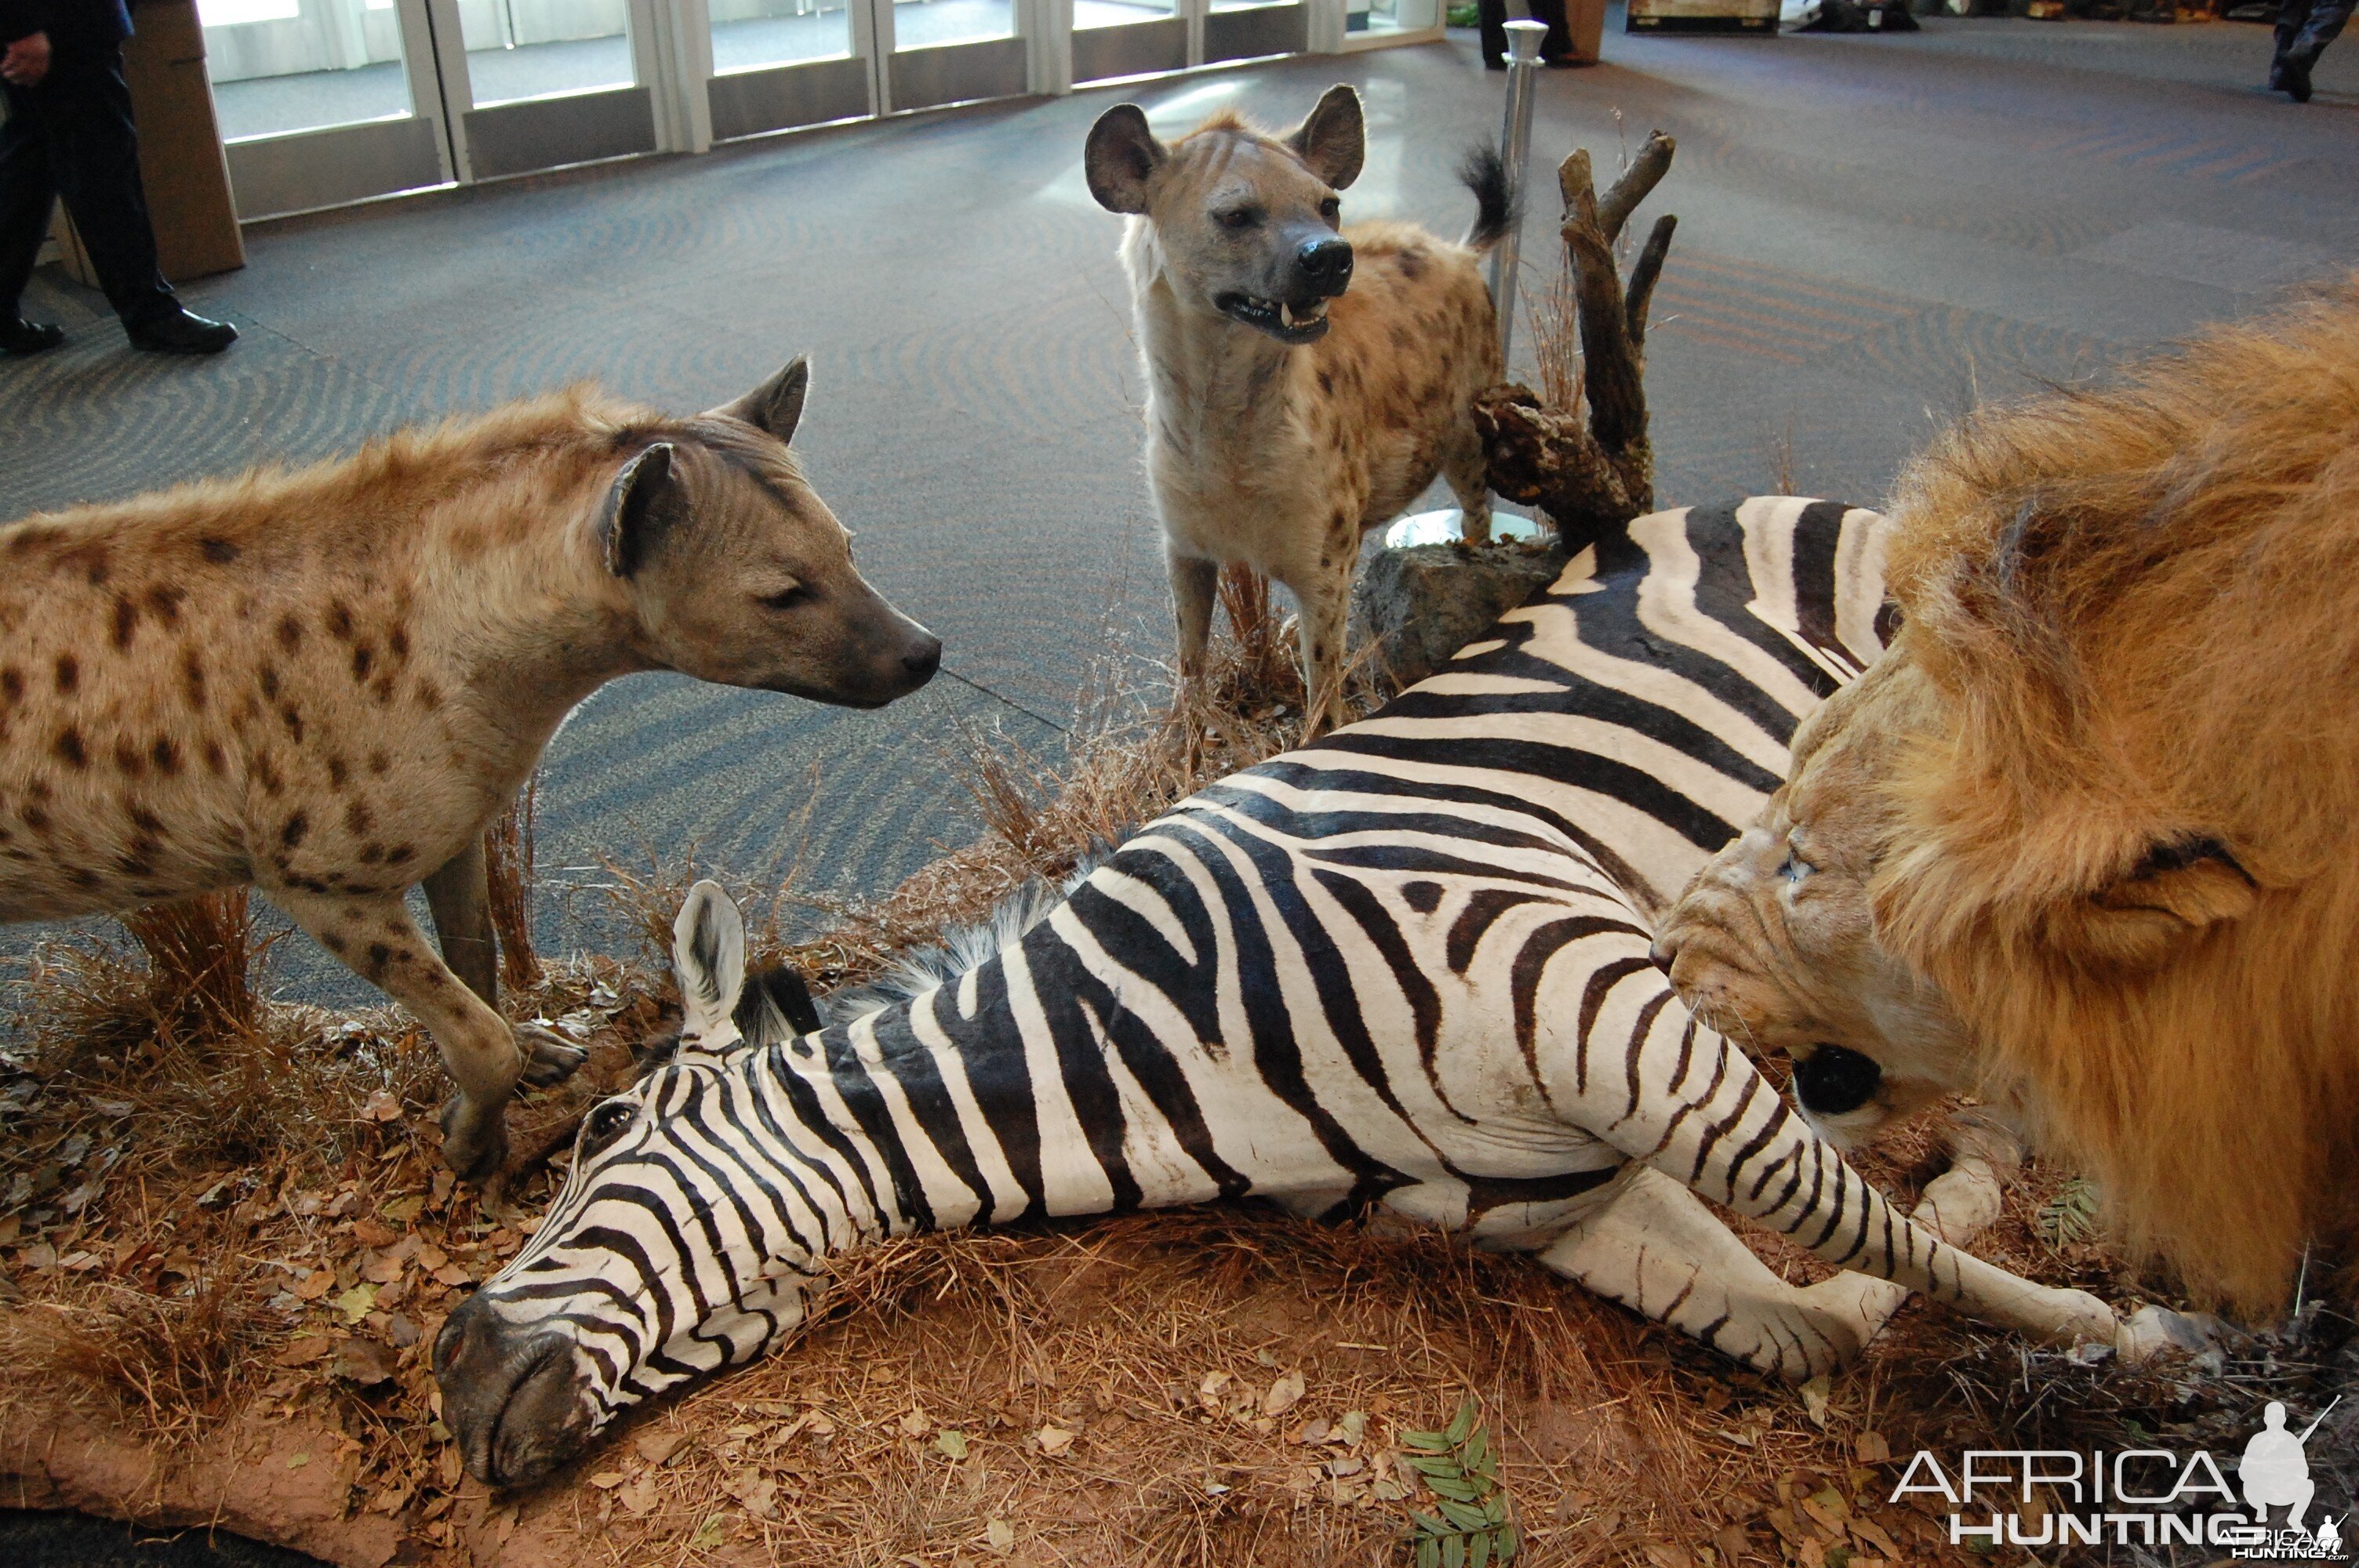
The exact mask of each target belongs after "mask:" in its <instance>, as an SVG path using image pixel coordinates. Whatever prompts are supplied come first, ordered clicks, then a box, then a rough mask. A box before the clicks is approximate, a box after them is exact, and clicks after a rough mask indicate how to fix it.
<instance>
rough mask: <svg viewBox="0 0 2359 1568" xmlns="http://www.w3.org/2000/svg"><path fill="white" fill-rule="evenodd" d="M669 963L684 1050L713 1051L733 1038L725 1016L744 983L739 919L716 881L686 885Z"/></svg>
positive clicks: (733, 1007)
mask: <svg viewBox="0 0 2359 1568" xmlns="http://www.w3.org/2000/svg"><path fill="white" fill-rule="evenodd" d="M671 967H672V972H673V973H674V974H676V975H678V976H679V1002H680V1008H681V1011H683V1012H684V1013H685V1014H686V1016H685V1017H684V1018H682V1019H681V1020H680V1026H679V1044H680V1049H682V1050H684V1051H710V1052H718V1051H724V1050H726V1049H728V1048H729V1047H730V1046H731V1045H733V1044H735V1043H736V1041H737V1039H738V1033H737V1025H736V1023H735V1022H733V1021H732V1019H731V1018H730V1014H731V1013H732V1012H734V1011H736V1007H737V993H738V992H739V991H741V990H743V989H745V920H744V919H743V917H741V916H740V915H739V914H738V913H737V905H736V903H734V901H733V900H732V899H731V898H730V896H729V895H728V894H727V893H725V892H722V891H721V884H720V883H718V882H713V881H701V882H699V883H697V884H696V885H695V886H694V887H692V888H690V889H689V890H688V902H687V903H683V904H681V905H680V906H679V919H677V920H675V921H673V922H672V924H671Z"/></svg>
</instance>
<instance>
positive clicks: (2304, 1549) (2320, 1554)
mask: <svg viewBox="0 0 2359 1568" xmlns="http://www.w3.org/2000/svg"><path fill="white" fill-rule="evenodd" d="M2340 1403H2342V1400H2340V1399H2339V1398H2338V1399H2336V1400H2334V1401H2333V1403H2332V1404H2329V1405H2328V1406H2327V1407H2326V1409H2325V1410H2322V1411H2319V1412H2318V1418H2317V1420H2315V1421H2312V1422H2310V1424H2309V1425H2308V1426H2306V1427H2304V1428H2302V1429H2301V1431H2300V1432H2299V1433H2294V1432H2289V1431H2288V1430H2287V1429H2286V1407H2285V1406H2284V1405H2283V1404H2280V1403H2277V1402H2276V1401H2274V1400H2272V1401H2271V1402H2270V1403H2269V1404H2268V1405H2267V1407H2266V1408H2265V1409H2264V1410H2263V1411H2262V1412H2261V1422H2262V1424H2261V1430H2260V1431H2258V1432H2256V1433H2253V1435H2252V1437H2251V1438H2250V1440H2248V1441H2247V1442H2246V1443H2245V1452H2244V1455H2243V1458H2242V1459H2241V1461H2240V1462H2238V1463H2237V1465H2236V1478H2237V1480H2238V1481H2239V1482H2240V1483H2241V1484H2242V1490H2243V1493H2244V1495H2243V1497H2242V1498H2241V1499H2240V1498H2238V1496H2237V1488H2236V1487H2231V1486H2230V1485H2229V1483H2228V1477H2227V1475H2226V1474H2225V1473H2224V1472H2223V1467H2222V1465H2221V1464H2220V1462H2219V1461H2217V1460H2215V1459H2214V1458H2213V1457H2212V1455H2211V1454H2208V1453H2205V1452H2203V1451H2201V1450H2200V1449H2199V1450H2197V1451H2196V1452H2195V1453H2193V1454H2188V1455H2185V1456H2184V1457H2182V1456H2181V1455H2180V1454H2175V1453H2173V1452H2171V1451H2169V1450H2168V1449H2161V1448H2127V1449H2123V1450H2120V1451H2119V1452H2107V1451H2105V1450H2103V1449H2093V1450H2091V1451H2089V1452H2086V1453H2078V1452H2074V1451H2073V1450H2071V1449H2028V1450H2027V1449H1970V1450H1968V1451H1967V1452H1966V1453H1965V1454H1963V1455H1962V1456H1961V1457H1960V1458H1959V1459H1958V1460H1956V1461H1954V1462H1953V1465H1954V1468H1953V1469H1950V1470H1945V1469H1943V1467H1942V1465H1941V1463H1940V1461H1939V1460H1938V1459H1936V1458H1934V1456H1933V1455H1932V1454H1930V1453H1927V1452H1924V1451H1922V1450H1919V1452H1918V1454H1917V1455H1916V1456H1915V1457H1914V1458H1913V1459H1911V1460H1910V1461H1909V1462H1908V1467H1907V1468H1906V1469H1905V1470H1904V1471H1903V1472H1902V1474H1901V1476H1900V1480H1899V1483H1898V1485H1897V1486H1896V1487H1894V1488H1893V1490H1892V1497H1891V1499H1890V1500H1891V1501H1893V1502H1896V1503H1897V1502H1899V1501H1900V1500H1901V1499H1902V1498H1906V1497H1908V1496H1910V1495H1912V1494H1916V1495H1924V1496H1934V1497H1939V1498H1941V1499H1942V1500H1943V1501H1944V1502H1946V1503H1948V1504H1949V1518H1948V1524H1949V1537H1950V1543H1951V1545H1953V1546H1960V1545H1971V1546H1975V1547H1978V1548H1980V1549H1982V1550H1984V1551H1989V1550H1992V1549H1995V1548H1997V1547H2001V1546H2096V1545H2100V1544H2104V1545H2121V1546H2173V1545H2186V1546H2212V1547H2217V1548H2221V1549H2223V1551H2224V1554H2225V1555H2226V1556H2228V1557H2230V1558H2241V1559H2244V1560H2245V1561H2247V1562H2260V1563H2297V1562H2307V1563H2341V1562H2344V1561H2347V1560H2348V1557H2349V1552H2348V1550H2347V1548H2346V1546H2345V1543H2344V1541H2343V1530H2342V1521H2340V1520H2338V1519H2319V1520H2318V1521H2317V1522H2316V1523H2315V1524H2314V1525H2313V1524H2311V1523H2310V1522H2309V1513H2310V1505H2311V1503H2312V1502H2314V1501H2315V1500H2316V1498H2317V1495H2318V1486H2317V1483H2316V1482H2315V1481H2313V1480H2312V1479H2311V1478H2310V1456H2309V1454H2308V1451H2307V1450H2306V1449H2305V1447H2304V1444H2307V1443H2308V1442H2309V1441H2310V1434H2311V1433H2315V1432H2316V1431H2317V1430H2318V1428H2319V1426H2320V1423H2321V1422H2324V1421H2325V1420H2326V1418H2327V1417H2328V1416H2329V1415H2330V1414H2332V1412H2333V1410H2334V1407H2335V1405H2337V1404H2340ZM2272 1509H2282V1510H2284V1514H2283V1518H2282V1519H2281V1521H2280V1522H2279V1523H2277V1525H2275V1526H2274V1527H2273V1526H2272V1525H2271V1524H2270V1522H2269V1514H2270V1512H2271V1510H2272Z"/></svg>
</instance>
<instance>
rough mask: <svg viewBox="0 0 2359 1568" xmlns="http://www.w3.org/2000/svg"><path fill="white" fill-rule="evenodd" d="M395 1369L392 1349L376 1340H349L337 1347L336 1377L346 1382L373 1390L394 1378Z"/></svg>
mask: <svg viewBox="0 0 2359 1568" xmlns="http://www.w3.org/2000/svg"><path fill="white" fill-rule="evenodd" d="M393 1369H394V1356H393V1351H392V1349H391V1347H390V1346H384V1345H380V1344H378V1343H377V1342H376V1341H375V1340H374V1339H361V1338H353V1339H347V1340H345V1341H344V1342H343V1343H342V1345H339V1346H336V1376H337V1377H339V1378H342V1379H344V1380H345V1381H346V1382H350V1383H357V1384H359V1385H360V1386H361V1387H362V1388H364V1389H373V1388H375V1386H376V1385H377V1384H379V1383H382V1382H384V1381H385V1380H386V1379H388V1378H390V1377H392V1376H393Z"/></svg>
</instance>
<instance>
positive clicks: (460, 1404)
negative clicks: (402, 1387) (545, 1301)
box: [434, 1293, 591, 1487]
mask: <svg viewBox="0 0 2359 1568" xmlns="http://www.w3.org/2000/svg"><path fill="white" fill-rule="evenodd" d="M434 1380H435V1381H436V1382H437V1383H438V1384H440V1386H441V1390H442V1420H443V1422H444V1424H445V1425H447V1426H449V1427H450V1429H451V1435H452V1436H453V1437H455V1438H456V1439H457V1440H458V1443H459V1454H460V1457H461V1458H462V1459H464V1460H465V1461H466V1465H467V1474H469V1475H471V1476H474V1477H475V1478H476V1479H477V1480H479V1481H483V1482H485V1483H486V1484H488V1485H491V1486H495V1487H528V1486H531V1485H532V1484H533V1483H535V1482H537V1481H539V1480H541V1479H543V1478H544V1477H546V1476H548V1475H549V1472H550V1471H552V1470H554V1469H556V1468H557V1466H558V1465H560V1464H562V1463H564V1462H565V1461H566V1460H568V1459H571V1457H572V1456H573V1455H574V1454H577V1453H579V1452H580V1451H581V1449H582V1444H584V1443H585V1442H587V1441H588V1439H589V1436H590V1431H591V1422H590V1406H589V1402H588V1400H586V1399H584V1398H583V1394H584V1392H585V1390H584V1387H583V1383H582V1377H581V1374H580V1372H579V1371H578V1370H577V1369H576V1363H575V1358H574V1355H573V1341H572V1340H571V1338H569V1337H568V1336H565V1335H564V1334H562V1333H560V1332H558V1331H555V1330H552V1329H547V1328H538V1327H531V1328H520V1327H518V1326H516V1325H512V1324H509V1323H506V1322H504V1321H502V1319H501V1318H500V1316H499V1314H497V1313H495V1312H494V1311H493V1310H492V1309H491V1303H490V1302H488V1301H487V1300H485V1299H484V1296H483V1295H481V1294H480V1293H479V1294H476V1295H474V1296H471V1297H469V1298H468V1299H467V1301H466V1302H464V1303H462V1304H461V1306H460V1307H459V1309H458V1310H457V1311H455V1312H453V1313H452V1314H451V1316H450V1319H449V1321H447V1322H446V1323H444V1324H443V1325H442V1332H441V1333H440V1335H438V1336H436V1337H435V1340H434Z"/></svg>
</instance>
